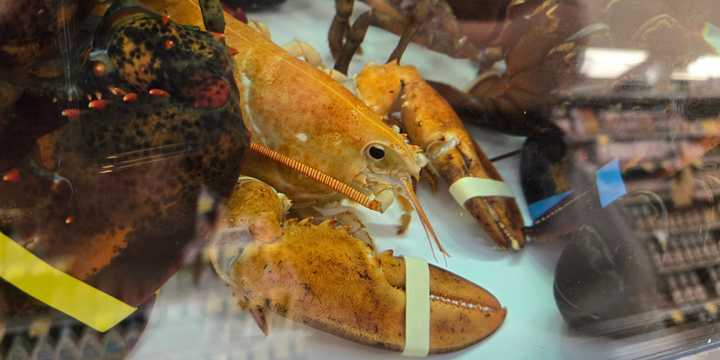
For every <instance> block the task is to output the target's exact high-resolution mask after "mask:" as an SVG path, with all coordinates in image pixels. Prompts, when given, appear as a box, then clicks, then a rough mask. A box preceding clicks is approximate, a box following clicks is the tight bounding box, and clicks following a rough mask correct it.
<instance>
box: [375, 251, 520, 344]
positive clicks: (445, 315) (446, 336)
mask: <svg viewBox="0 0 720 360" xmlns="http://www.w3.org/2000/svg"><path fill="white" fill-rule="evenodd" d="M377 259H378V260H379V261H380V266H381V268H382V272H383V274H384V275H385V278H386V279H387V281H388V282H389V283H390V285H391V286H393V287H395V288H398V289H405V261H404V260H403V258H401V257H397V256H394V255H393V252H392V250H388V251H385V252H382V253H380V254H379V255H378V256H377ZM429 267H430V351H431V352H432V353H445V352H450V351H455V350H459V349H462V348H465V347H467V346H470V345H472V344H475V343H477V342H479V341H480V340H482V339H484V338H485V337H487V336H489V335H491V334H492V333H493V332H495V331H496V330H497V329H498V328H499V327H500V325H502V323H503V321H504V319H505V315H506V314H507V310H506V309H505V308H503V307H502V305H501V304H500V302H499V301H498V300H497V299H496V298H495V296H493V295H492V294H491V293H490V292H488V291H487V290H485V289H483V288H482V287H480V286H478V285H476V284H474V283H472V282H470V281H468V280H466V279H463V278H462V277H460V276H458V275H455V274H453V273H451V272H449V271H446V270H444V269H441V268H439V267H436V266H434V265H429ZM403 292H404V291H403ZM457 324H462V326H461V328H462V330H459V329H457V327H458V326H456V325H457ZM398 330H399V331H400V330H401V329H398Z"/></svg>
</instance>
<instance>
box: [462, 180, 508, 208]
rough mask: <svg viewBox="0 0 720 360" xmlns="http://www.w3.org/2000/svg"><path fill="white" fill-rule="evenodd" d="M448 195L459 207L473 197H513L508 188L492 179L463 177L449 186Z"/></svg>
mask: <svg viewBox="0 0 720 360" xmlns="http://www.w3.org/2000/svg"><path fill="white" fill-rule="evenodd" d="M450 195H452V197H453V198H455V201H457V203H458V204H460V206H465V202H466V201H468V200H470V199H472V198H475V197H487V196H502V197H515V194H513V192H512V190H511V189H510V187H509V186H508V185H507V184H506V183H504V182H502V181H497V180H493V179H486V178H476V177H464V178H462V179H460V180H458V181H456V182H454V183H453V184H452V185H450Z"/></svg>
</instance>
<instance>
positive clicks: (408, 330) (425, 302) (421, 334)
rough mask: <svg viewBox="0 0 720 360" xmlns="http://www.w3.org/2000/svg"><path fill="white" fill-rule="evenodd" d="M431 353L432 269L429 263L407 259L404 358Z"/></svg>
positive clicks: (411, 258)
mask: <svg viewBox="0 0 720 360" xmlns="http://www.w3.org/2000/svg"><path fill="white" fill-rule="evenodd" d="M429 352H430V269H429V268H428V264H427V262H425V261H424V260H421V259H417V258H413V257H408V256H406V257H405V349H403V353H402V354H403V355H404V356H415V357H423V356H427V354H428V353H429Z"/></svg>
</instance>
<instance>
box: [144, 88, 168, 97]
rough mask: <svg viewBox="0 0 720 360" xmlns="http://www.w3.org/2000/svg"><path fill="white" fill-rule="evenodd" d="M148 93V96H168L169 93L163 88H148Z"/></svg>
mask: <svg viewBox="0 0 720 360" xmlns="http://www.w3.org/2000/svg"><path fill="white" fill-rule="evenodd" d="M148 94H150V96H170V93H168V92H167V91H165V90H163V89H150V91H148Z"/></svg>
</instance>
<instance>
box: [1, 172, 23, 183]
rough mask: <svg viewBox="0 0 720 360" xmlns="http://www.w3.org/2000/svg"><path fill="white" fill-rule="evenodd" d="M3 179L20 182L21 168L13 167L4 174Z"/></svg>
mask: <svg viewBox="0 0 720 360" xmlns="http://www.w3.org/2000/svg"><path fill="white" fill-rule="evenodd" d="M2 179H3V181H5V182H14V183H17V182H20V170H18V169H12V170H10V171H8V172H6V173H5V175H3V178H2Z"/></svg>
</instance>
